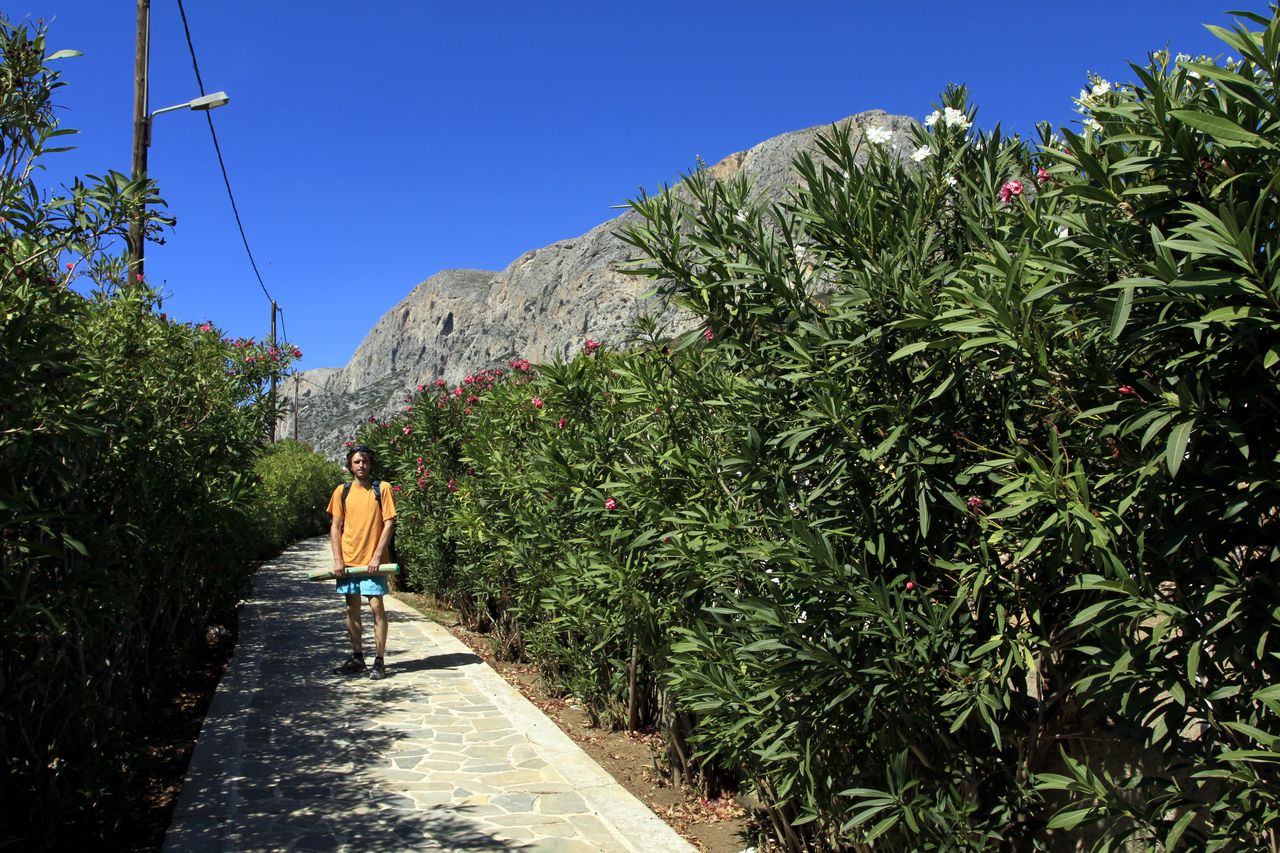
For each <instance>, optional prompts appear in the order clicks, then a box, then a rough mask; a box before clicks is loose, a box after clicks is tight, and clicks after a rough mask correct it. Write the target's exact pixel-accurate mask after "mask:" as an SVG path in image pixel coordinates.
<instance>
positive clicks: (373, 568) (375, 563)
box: [369, 557, 382, 574]
mask: <svg viewBox="0 0 1280 853" xmlns="http://www.w3.org/2000/svg"><path fill="white" fill-rule="evenodd" d="M381 565H382V564H381V563H379V562H378V558H377V557H374V558H373V560H371V561H370V562H369V574H373V573H374V572H376V571H378V569H379V567H381Z"/></svg>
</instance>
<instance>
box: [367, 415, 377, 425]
mask: <svg viewBox="0 0 1280 853" xmlns="http://www.w3.org/2000/svg"><path fill="white" fill-rule="evenodd" d="M377 422H378V416H377V415H369V423H371V424H376V423H377Z"/></svg>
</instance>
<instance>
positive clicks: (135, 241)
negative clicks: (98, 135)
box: [129, 0, 151, 280]
mask: <svg viewBox="0 0 1280 853" xmlns="http://www.w3.org/2000/svg"><path fill="white" fill-rule="evenodd" d="M150 53H151V0H138V42H137V45H136V52H135V55H134V63H133V179H134V180H135V181H137V180H140V179H141V178H143V177H145V176H146V174H147V143H148V142H149V140H148V139H147V134H148V128H147V122H148V114H147V111H148V110H149V109H150V104H149V103H148V97H147V65H148V59H149V55H150ZM146 221H147V209H146V202H145V196H144V197H143V199H140V200H139V204H138V210H137V212H136V213H135V214H134V215H133V219H132V221H131V222H130V223H129V271H130V273H132V274H133V275H134V276H136V280H141V279H142V277H143V271H142V259H143V254H144V251H143V243H144V241H145V240H146V230H145V226H146Z"/></svg>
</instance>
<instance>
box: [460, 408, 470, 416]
mask: <svg viewBox="0 0 1280 853" xmlns="http://www.w3.org/2000/svg"><path fill="white" fill-rule="evenodd" d="M462 414H464V415H469V414H471V407H470V406H467V407H466V408H465V409H463V410H462Z"/></svg>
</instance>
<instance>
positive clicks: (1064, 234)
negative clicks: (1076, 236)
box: [1058, 225, 1071, 240]
mask: <svg viewBox="0 0 1280 853" xmlns="http://www.w3.org/2000/svg"><path fill="white" fill-rule="evenodd" d="M1070 236H1071V229H1070V228H1068V227H1067V226H1065V225H1060V226H1058V237H1059V238H1061V239H1063V240H1065V239H1067V238H1068V237H1070Z"/></svg>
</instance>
